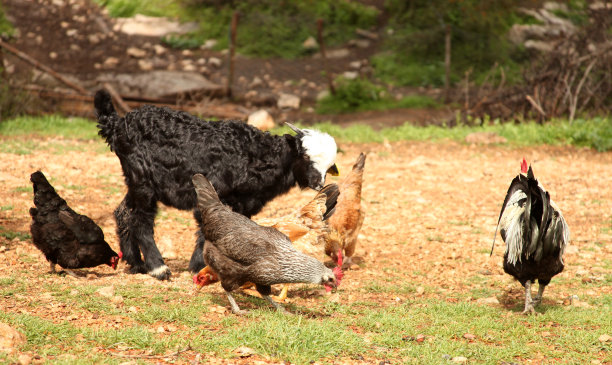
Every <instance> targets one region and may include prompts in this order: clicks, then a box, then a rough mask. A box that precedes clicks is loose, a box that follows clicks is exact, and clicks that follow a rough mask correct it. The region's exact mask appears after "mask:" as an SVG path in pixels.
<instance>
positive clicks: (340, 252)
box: [338, 249, 342, 266]
mask: <svg viewBox="0 0 612 365" xmlns="http://www.w3.org/2000/svg"><path fill="white" fill-rule="evenodd" d="M338 266H342V249H339V250H338Z"/></svg>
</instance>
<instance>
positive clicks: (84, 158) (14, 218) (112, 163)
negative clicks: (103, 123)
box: [0, 139, 612, 328]
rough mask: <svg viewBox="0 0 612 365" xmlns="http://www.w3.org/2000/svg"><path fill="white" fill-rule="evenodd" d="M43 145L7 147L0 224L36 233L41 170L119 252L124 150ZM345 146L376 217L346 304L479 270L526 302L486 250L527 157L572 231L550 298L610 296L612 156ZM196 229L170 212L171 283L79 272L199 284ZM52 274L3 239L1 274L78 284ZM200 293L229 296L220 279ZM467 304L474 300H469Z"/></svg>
mask: <svg viewBox="0 0 612 365" xmlns="http://www.w3.org/2000/svg"><path fill="white" fill-rule="evenodd" d="M3 142H6V141H3ZM36 142H37V143H38V145H39V148H40V150H38V151H35V152H33V153H30V154H25V155H21V154H12V153H0V184H1V186H2V189H0V202H1V204H0V205H1V206H2V207H3V208H2V209H0V226H2V227H4V230H5V231H10V232H23V233H29V222H30V218H29V215H28V209H29V208H30V207H31V206H33V203H32V193H31V191H28V189H27V188H28V187H29V186H31V184H30V182H29V175H30V173H31V172H33V171H35V170H37V169H41V170H42V171H43V172H44V173H45V174H46V175H47V176H48V177H49V178H50V180H51V182H52V184H54V185H55V187H56V189H57V190H58V192H59V193H60V194H61V195H62V196H63V197H64V198H65V199H66V200H67V201H68V203H69V205H70V206H71V207H72V208H73V209H75V210H76V211H78V212H80V213H83V214H87V215H89V216H90V217H92V218H93V219H94V220H95V221H96V222H97V223H98V224H99V225H100V226H101V227H102V228H103V231H104V234H105V236H106V239H107V241H108V242H109V243H110V244H111V246H112V247H114V248H116V249H118V241H117V235H116V233H115V223H114V219H113V215H112V212H113V209H114V208H115V207H116V206H117V204H118V203H119V202H120V201H121V199H122V197H123V194H124V191H125V187H124V183H123V181H122V174H121V169H120V165H119V162H118V160H117V158H116V156H115V155H114V154H113V153H111V152H109V151H107V152H105V153H99V152H95V151H96V150H100V149H101V148H103V144H102V142H101V141H100V142H98V141H96V142H77V141H71V140H62V139H40V140H36ZM340 147H341V148H342V149H343V150H344V153H343V154H340V155H339V156H338V162H339V167H340V171H341V173H342V172H343V171H344V172H346V171H348V170H349V169H350V166H351V165H352V163H353V161H354V159H355V158H356V157H357V156H358V154H359V152H361V151H364V152H366V153H367V154H368V157H367V161H366V169H365V182H364V186H363V206H364V208H365V211H366V214H367V216H366V219H365V222H364V224H363V228H362V231H361V235H360V241H359V243H358V247H357V253H356V259H357V260H356V261H357V263H358V264H359V268H356V269H354V270H350V271H348V272H347V274H346V276H345V279H344V281H343V284H342V285H343V291H344V292H345V294H344V295H343V300H346V301H348V302H349V303H350V302H352V301H356V300H375V301H378V302H379V303H380V304H381V305H382V306H385V305H389V304H391V303H392V302H394V301H398V300H406V299H409V298H410V297H413V296H418V297H428V296H429V297H431V298H435V299H437V300H447V301H450V302H456V301H457V300H459V299H457V298H459V297H462V296H463V295H464V294H465V293H470V292H472V293H473V292H474V291H477V290H479V289H483V288H482V287H481V286H482V284H479V282H477V281H472V280H468V279H469V278H470V277H473V276H474V275H477V274H479V275H487V276H488V275H490V276H491V277H492V278H496V279H497V280H496V282H501V283H503V285H500V286H498V287H495V288H486V289H493V290H494V292H495V297H497V298H500V302H501V303H500V304H489V305H502V306H505V307H507V308H515V307H516V306H520V304H521V303H522V301H523V297H522V293H523V291H522V288H521V287H520V285H519V284H518V283H516V282H514V281H513V280H512V279H511V278H510V277H509V276H508V275H506V274H504V273H503V269H502V262H501V257H502V254H503V242H502V241H501V240H499V239H498V244H497V246H496V247H495V251H494V254H493V256H492V257H489V249H490V247H491V240H492V237H493V232H494V229H495V224H496V222H497V217H498V214H499V209H500V205H501V203H502V201H503V198H504V195H505V193H506V189H507V187H508V185H509V182H510V181H511V180H512V178H513V177H514V176H515V175H516V174H517V173H518V171H519V162H520V160H521V159H522V158H523V156H524V157H526V158H527V159H528V160H529V161H530V162H531V163H532V164H533V168H534V171H535V174H536V176H537V177H538V178H539V179H540V181H541V182H542V183H543V184H544V185H545V186H546V187H547V188H548V190H549V192H550V194H551V197H552V198H553V199H554V200H555V201H556V202H557V203H558V205H559V207H561V209H562V211H563V212H564V215H565V217H566V219H567V222H568V224H569V227H570V229H571V236H572V237H571V238H572V240H571V246H570V248H569V249H568V250H567V253H566V257H565V262H566V269H565V271H564V272H563V273H561V274H560V275H559V276H557V278H556V279H553V281H552V284H551V285H550V287H549V289H548V290H547V292H546V294H545V298H544V303H545V304H549V305H559V306H562V305H567V304H568V302H567V298H568V297H570V296H572V295H578V296H579V297H580V300H581V301H582V302H584V303H585V304H586V302H587V301H588V300H591V299H596V298H597V297H599V296H601V295H605V294H610V293H611V292H612V286H610V285H606V284H605V280H606V276H608V277H609V275H610V274H611V273H612V270H611V269H610V262H609V260H610V257H612V245H611V244H610V243H611V242H612V199H611V197H612V187H611V185H610V175H609V172H610V170H611V168H612V153H609V152H608V153H596V152H594V151H592V150H588V149H576V148H570V147H546V146H542V147H530V148H520V149H517V148H510V147H503V146H502V147H490V146H474V145H465V144H458V143H454V142H444V143H429V142H401V143H391V144H341V145H340ZM334 179H335V178H334ZM313 196H314V192H313V191H309V190H305V191H300V190H299V189H293V190H292V191H290V193H288V194H287V195H284V196H281V197H279V198H277V199H276V200H274V201H272V202H271V203H270V204H268V205H267V206H266V207H265V209H264V210H263V211H262V212H261V213H260V214H259V215H258V217H268V216H279V215H282V214H284V213H286V212H287V210H288V209H292V208H293V207H300V206H301V205H302V204H303V203H305V202H306V201H308V200H309V199H310V198H311V197H313ZM9 207H10V209H9ZM194 233H195V223H194V222H193V219H192V217H191V214H190V213H189V212H183V211H178V210H175V209H170V208H163V209H162V212H161V213H160V215H159V216H158V218H157V221H156V227H155V237H156V241H157V244H158V246H159V247H160V250H161V251H162V254H163V256H164V257H165V258H166V262H167V263H168V265H169V266H170V268H171V269H172V271H173V276H172V278H171V280H170V281H166V282H159V281H157V280H155V279H152V278H150V277H148V276H146V275H129V274H127V273H126V272H124V269H125V264H124V263H121V264H120V266H119V269H118V270H117V271H116V272H113V271H112V270H111V269H110V268H108V267H106V266H104V267H98V268H94V269H89V270H82V271H80V275H81V276H82V277H81V278H80V279H76V280H84V281H85V280H87V281H90V283H91V284H95V285H113V284H115V285H118V284H125V283H134V284H137V283H142V284H145V285H148V286H165V287H168V286H170V287H181V288H191V287H192V286H193V284H192V282H191V274H190V273H188V272H187V271H186V269H187V264H188V260H189V258H190V256H191V252H192V249H193V244H194ZM48 270H49V266H48V264H47V262H46V261H45V259H44V257H43V255H42V254H41V253H40V252H39V251H37V250H36V248H35V247H34V246H33V245H32V244H31V242H30V240H29V239H23V240H22V239H19V238H15V239H12V240H9V239H7V238H6V237H0V277H9V276H10V275H11V274H12V273H13V272H16V271H19V272H25V274H24V275H26V276H27V279H28V280H29V281H31V282H41V280H44V281H45V282H46V283H62V282H65V281H67V280H75V279H73V278H70V277H60V276H48V275H44V278H42V277H41V275H42V274H45V273H47V272H48ZM383 270H384V271H383ZM381 275H385V276H389V277H391V278H392V279H393V281H394V282H396V283H404V284H412V285H414V286H415V287H421V286H423V287H436V288H438V289H439V290H438V291H436V292H433V291H429V290H427V291H424V290H418V289H417V291H416V293H406V294H399V295H395V294H394V295H388V294H385V293H380V292H372V291H369V290H367V287H368V284H370V283H372V282H376V281H377V280H381ZM608 280H609V279H608ZM586 282H599V283H602V285H601V286H598V287H597V289H596V290H593V289H589V288H588V287H587V288H586V289H585V287H584V286H582V285H581V284H583V283H586ZM203 290H204V291H205V292H208V293H213V294H216V295H222V290H221V288H220V287H219V286H218V285H215V286H211V287H206V288H204V289H203ZM346 293H348V294H346ZM290 296H291V294H290ZM22 299H23V298H15V297H12V296H6V297H2V298H0V306H1V307H2V308H4V310H6V311H8V312H13V313H29V314H32V315H35V316H38V317H41V318H45V319H48V320H51V321H62V320H64V319H66V318H68V319H69V320H70V318H72V317H71V316H74V315H73V314H72V312H71V310H70V308H66V307H63V308H62V307H60V308H58V307H57V305H53V304H51V303H52V302H53V299H52V298H51V296H45V295H44V294H41V295H40V296H38V297H37V300H39V301H41V300H42V301H49V303H50V304H49V305H48V306H37V307H35V308H32V307H28V306H25V307H24V306H23V304H20V302H19V300H22ZM312 300H318V299H316V298H314V299H313V298H309V297H300V296H294V297H292V298H291V299H290V302H293V303H296V304H298V305H307V303H308V302H309V301H312ZM467 300H468V301H476V300H477V298H475V297H472V296H470V297H468V298H467ZM211 305H213V304H212V303H211ZM483 305H484V304H483ZM586 305H588V304H586ZM213 307H215V305H213ZM219 310H221V311H224V310H225V309H224V308H223V307H221V308H220V309H219ZM210 315H215V314H214V313H211V314H210ZM75 318H76V317H74V318H73V320H74V319H75ZM79 320H80V322H79V325H81V326H82V325H87V326H93V327H94V328H107V327H109V326H110V327H113V326H124V325H125V319H124V320H123V322H121V320H119V322H121V323H119V322H113V321H109V320H108V318H102V317H100V318H99V317H98V316H91V315H90V316H86V318H80V319H79Z"/></svg>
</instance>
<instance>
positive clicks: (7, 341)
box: [0, 323, 26, 355]
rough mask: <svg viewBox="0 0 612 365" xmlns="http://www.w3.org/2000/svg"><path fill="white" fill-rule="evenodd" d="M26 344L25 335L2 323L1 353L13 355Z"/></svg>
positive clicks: (0, 328) (0, 331) (0, 330)
mask: <svg viewBox="0 0 612 365" xmlns="http://www.w3.org/2000/svg"><path fill="white" fill-rule="evenodd" d="M24 343H26V338H25V336H24V335H22V334H21V333H20V332H19V331H17V330H16V329H14V328H13V327H11V326H9V325H8V324H5V323H0V351H3V352H6V353H8V354H10V355H13V354H15V353H17V348H18V347H19V346H21V345H23V344H24Z"/></svg>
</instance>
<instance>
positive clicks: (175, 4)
mask: <svg viewBox="0 0 612 365" xmlns="http://www.w3.org/2000/svg"><path fill="white" fill-rule="evenodd" d="M94 2H95V3H97V4H98V5H100V6H104V7H106V9H107V10H108V13H109V15H110V16H112V17H132V16H134V15H136V14H143V15H148V16H155V17H162V16H165V17H170V18H175V17H179V16H181V15H183V10H182V8H181V6H180V1H170V0H94Z"/></svg>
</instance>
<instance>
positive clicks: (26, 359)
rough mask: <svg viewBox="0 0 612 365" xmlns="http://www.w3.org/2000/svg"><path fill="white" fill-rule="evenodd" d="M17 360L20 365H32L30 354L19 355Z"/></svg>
mask: <svg viewBox="0 0 612 365" xmlns="http://www.w3.org/2000/svg"><path fill="white" fill-rule="evenodd" d="M17 360H18V361H19V364H20V365H30V363H32V357H30V355H28V354H21V355H19V357H18V358H17Z"/></svg>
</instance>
